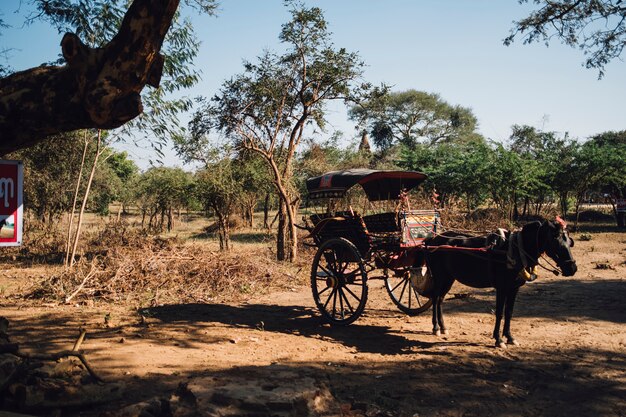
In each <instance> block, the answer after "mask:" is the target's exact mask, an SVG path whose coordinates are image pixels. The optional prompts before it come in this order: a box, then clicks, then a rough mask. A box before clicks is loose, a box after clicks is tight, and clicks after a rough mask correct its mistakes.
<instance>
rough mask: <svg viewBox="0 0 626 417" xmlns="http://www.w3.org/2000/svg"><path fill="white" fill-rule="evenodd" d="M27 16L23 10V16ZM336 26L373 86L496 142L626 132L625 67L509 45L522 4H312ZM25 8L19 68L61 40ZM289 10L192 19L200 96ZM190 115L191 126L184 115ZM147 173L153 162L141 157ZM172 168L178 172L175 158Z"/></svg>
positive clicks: (273, 44) (337, 115)
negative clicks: (523, 131)
mask: <svg viewBox="0 0 626 417" xmlns="http://www.w3.org/2000/svg"><path fill="white" fill-rule="evenodd" d="M20 4H21V10H19V12H17V13H16V10H18V9H20ZM306 4H307V5H310V6H319V7H321V8H322V9H323V10H324V12H325V16H326V19H327V21H328V22H329V26H330V30H331V31H332V32H333V34H334V36H333V39H334V43H335V45H336V46H338V47H345V48H346V49H348V50H350V51H357V52H359V54H360V56H361V57H362V59H363V60H364V61H365V62H366V64H367V65H368V67H367V69H366V72H365V79H366V80H367V81H370V82H372V83H374V84H378V83H381V82H385V83H387V84H390V85H393V86H394V89H396V90H406V89H411V88H412V89H417V90H423V91H427V92H434V93H438V94H440V95H441V97H442V98H443V99H444V100H446V101H448V102H449V103H451V104H459V105H462V106H465V107H469V108H471V109H472V110H473V112H474V114H475V115H476V117H477V118H478V121H479V131H480V132H481V133H482V134H483V135H484V136H485V137H487V138H490V139H494V140H505V139H506V138H507V137H508V136H509V134H510V128H511V125H513V124H528V125H531V126H535V127H537V128H541V129H544V130H550V131H557V132H561V133H564V132H569V134H570V136H572V137H575V138H579V139H586V138H587V137H589V136H590V135H593V134H595V133H599V132H603V131H606V130H623V129H626V107H625V106H624V104H623V102H624V100H625V97H626V63H625V62H623V61H621V60H617V61H615V62H613V63H611V64H610V65H608V66H607V68H606V75H605V77H604V78H603V79H602V80H598V79H597V78H598V73H597V71H595V70H587V69H585V68H584V67H583V66H582V62H583V60H584V56H583V54H582V52H581V51H579V50H577V49H573V48H570V47H567V46H564V45H561V44H559V43H558V41H556V42H553V43H551V44H550V46H549V47H546V46H545V45H543V44H541V43H539V44H533V45H522V44H521V42H520V41H519V40H517V41H516V43H515V44H514V45H513V46H510V47H506V46H504V45H503V44H502V40H503V39H504V38H505V37H506V36H507V35H508V33H509V30H510V28H511V26H512V21H513V20H517V19H520V18H521V17H523V16H525V15H526V13H527V11H528V10H529V6H528V5H519V4H518V2H517V1H516V0H498V1H494V0H473V1H467V0H385V1H380V0H378V1H376V0H308V1H307V2H306ZM28 7H29V6H28V4H26V2H25V1H24V0H22V1H20V0H1V1H0V14H1V17H2V18H3V19H4V20H5V22H6V23H9V24H11V25H12V28H9V29H5V30H4V32H3V36H2V37H0V50H1V49H4V48H6V47H10V48H14V49H13V50H12V51H11V52H10V64H11V65H12V67H13V69H15V70H21V69H26V68H30V67H33V66H36V65H39V64H40V63H42V62H45V61H50V60H52V59H55V58H56V56H57V55H58V54H59V52H60V47H59V42H60V39H61V36H60V35H59V34H57V33H56V32H55V31H54V30H52V29H51V28H50V27H49V26H47V25H45V24H37V25H34V26H29V27H22V22H23V16H24V13H25V12H27V11H28ZM288 19H289V14H288V12H287V10H286V9H285V7H284V6H283V2H282V1H281V0H221V1H220V6H219V10H218V13H217V17H198V16H193V21H194V23H195V26H196V30H197V32H198V35H199V38H200V39H201V41H202V46H201V51H200V56H199V57H198V60H197V62H196V66H197V68H198V69H200V70H201V72H202V77H203V81H202V82H201V83H200V84H199V85H198V86H196V87H195V88H194V89H193V91H190V92H188V94H189V95H191V96H198V95H204V96H212V95H213V94H215V93H216V92H217V90H218V88H219V86H220V84H221V83H222V82H223V81H224V80H225V79H227V78H229V77H230V76H232V75H234V74H236V73H238V72H240V71H241V70H242V60H243V59H248V60H253V59H254V58H255V57H256V56H257V55H259V54H260V53H261V51H262V50H263V49H277V48H279V45H278V33H279V31H280V26H281V24H282V23H284V22H286V21H287V20H288ZM185 119H186V118H185ZM330 122H331V127H330V131H329V134H330V133H332V131H333V130H341V131H343V132H344V133H345V135H346V137H348V138H351V137H353V136H354V135H355V133H356V132H355V131H354V126H353V123H351V122H350V121H348V120H347V117H346V112H345V110H344V109H343V108H342V107H341V106H334V107H333V108H332V109H331V114H330ZM127 148H128V149H129V150H131V151H132V154H133V155H134V157H135V158H136V159H137V160H138V161H137V162H138V164H139V165H140V166H141V167H143V168H145V167H146V166H147V164H148V160H149V159H150V158H154V155H151V154H150V151H149V150H145V149H131V148H130V147H127ZM165 162H166V163H167V164H169V165H180V162H179V161H178V160H177V158H176V157H175V155H174V154H173V153H171V152H168V153H167V157H166V159H165Z"/></svg>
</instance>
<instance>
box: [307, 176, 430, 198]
mask: <svg viewBox="0 0 626 417" xmlns="http://www.w3.org/2000/svg"><path fill="white" fill-rule="evenodd" d="M426 178H428V176H427V175H426V174H423V173H421V172H417V171H380V170H374V169H365V168H359V169H348V170H345V171H331V172H327V173H325V174H323V175H320V176H319V177H313V178H309V179H308V180H307V181H306V188H307V191H308V192H309V198H310V199H317V198H328V197H339V198H340V197H343V196H344V195H345V194H346V192H347V191H348V190H349V189H350V188H352V187H353V186H354V185H356V184H360V185H361V186H362V187H363V190H364V191H365V194H366V195H367V198H368V199H369V200H370V201H380V200H397V199H398V198H399V195H400V192H401V191H403V190H406V191H410V190H412V189H413V188H415V187H417V186H418V185H420V184H421V183H422V182H424V180H425V179H426Z"/></svg>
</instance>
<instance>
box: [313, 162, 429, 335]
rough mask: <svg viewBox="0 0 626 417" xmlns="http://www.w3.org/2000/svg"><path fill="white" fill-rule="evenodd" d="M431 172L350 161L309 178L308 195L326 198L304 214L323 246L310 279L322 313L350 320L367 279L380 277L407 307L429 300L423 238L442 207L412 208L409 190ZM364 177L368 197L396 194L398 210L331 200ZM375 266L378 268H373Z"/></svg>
mask: <svg viewBox="0 0 626 417" xmlns="http://www.w3.org/2000/svg"><path fill="white" fill-rule="evenodd" d="M426 178H427V176H426V175H425V174H422V173H420V172H414V171H376V170H371V169H352V170H347V171H335V172H329V173H327V174H324V175H322V176H319V177H314V178H310V179H308V180H307V183H306V185H307V190H308V199H309V201H313V202H319V201H323V200H324V199H329V200H326V202H327V203H326V205H322V206H321V207H319V208H320V211H321V213H314V214H312V215H311V216H310V217H309V218H308V219H306V218H305V222H306V225H307V229H308V231H309V235H308V237H310V238H312V239H313V242H314V245H315V246H316V247H317V248H318V249H317V253H316V254H315V257H314V258H313V266H312V271H311V286H312V290H313V297H314V299H315V303H316V305H317V307H318V309H319V311H320V312H321V314H322V316H323V317H324V319H326V320H327V321H328V322H330V323H332V324H340V325H346V324H350V323H352V322H353V321H355V320H356V319H357V318H358V317H359V316H360V315H361V314H362V312H363V309H364V307H365V303H366V302H367V281H368V280H369V279H383V280H384V282H385V288H386V289H387V292H388V293H389V296H390V297H391V300H392V301H393V302H394V304H395V305H396V306H397V307H398V308H399V309H400V310H402V311H403V312H405V313H407V314H409V315H416V314H419V313H421V312H423V311H425V310H427V309H428V308H429V307H430V306H431V301H430V299H428V298H427V297H425V296H424V295H423V290H424V289H425V287H426V286H427V285H428V273H427V270H426V268H425V266H424V262H423V260H424V259H423V254H422V244H423V241H424V239H426V238H428V237H431V236H433V235H434V233H436V232H437V230H438V228H439V227H440V220H439V212H438V211H437V210H434V209H431V210H411V209H410V207H409V205H408V197H407V193H408V192H410V191H411V190H412V189H414V188H415V187H417V186H418V185H420V184H421V183H422V182H423V181H424V180H425V179H426ZM357 184H358V185H360V186H361V187H362V190H363V191H364V193H365V196H366V198H367V200H368V201H369V203H374V202H381V201H393V202H395V203H396V204H395V207H394V210H393V211H384V212H376V213H372V214H367V215H362V214H361V213H359V212H358V211H356V210H355V209H353V208H352V207H351V206H350V205H349V204H348V205H347V207H331V206H332V204H329V203H328V201H332V200H335V201H336V200H337V199H345V197H346V194H347V193H348V192H349V191H350V190H351V189H352V187H354V186H356V185H357ZM376 271H378V272H379V273H378V274H376Z"/></svg>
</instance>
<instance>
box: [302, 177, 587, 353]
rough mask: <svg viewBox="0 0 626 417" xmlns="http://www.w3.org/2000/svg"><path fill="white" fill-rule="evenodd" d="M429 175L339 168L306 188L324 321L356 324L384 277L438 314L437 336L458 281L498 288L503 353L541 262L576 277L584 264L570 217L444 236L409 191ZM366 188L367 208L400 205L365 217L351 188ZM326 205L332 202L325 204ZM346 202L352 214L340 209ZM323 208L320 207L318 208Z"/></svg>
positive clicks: (408, 308)
mask: <svg viewBox="0 0 626 417" xmlns="http://www.w3.org/2000/svg"><path fill="white" fill-rule="evenodd" d="M426 178H427V176H426V175H425V174H423V173H420V172H415V171H376V170H370V169H352V170H346V171H334V172H329V173H327V174H324V175H322V176H319V177H314V178H309V179H308V180H307V182H306V186H307V190H308V199H309V201H313V202H316V201H317V202H318V203H317V207H318V209H319V211H320V212H319V213H313V214H312V215H310V216H309V218H308V219H306V218H305V226H304V227H305V228H306V229H307V230H308V232H309V235H308V237H309V238H312V239H313V242H314V246H315V247H317V252H316V254H315V256H314V258H313V265H312V268H311V287H312V290H313V298H314V300H315V304H316V305H317V308H318V309H319V311H320V312H321V314H322V317H323V318H324V319H325V320H327V321H328V322H330V323H331V324H339V325H347V324H350V323H352V322H354V321H355V320H356V319H357V318H359V316H360V315H361V314H362V313H363V309H364V308H365V304H366V302H367V292H368V287H367V281H368V280H370V279H383V280H384V281H385V288H386V289H387V292H388V294H389V296H390V297H391V300H392V301H393V302H394V304H395V305H396V306H397V307H398V308H399V309H400V310H402V311H403V312H405V313H407V314H409V315H416V314H419V313H422V312H424V311H426V310H428V308H429V307H430V306H431V305H433V304H434V305H435V307H434V308H433V332H434V333H435V334H439V332H440V331H442V332H444V333H445V331H446V328H445V325H444V323H443V316H442V313H441V303H442V301H443V298H444V297H445V295H446V293H447V292H448V291H449V290H450V288H451V286H452V283H453V282H454V280H459V281H460V282H461V283H463V284H465V285H469V286H472V287H482V288H484V287H494V288H496V326H495V329H494V338H495V339H496V344H497V345H499V346H501V345H503V344H504V342H503V341H502V339H501V336H500V320H501V318H502V316H503V313H504V318H505V324H504V336H505V337H506V338H507V341H508V342H509V343H514V339H513V337H512V336H511V334H510V327H509V326H510V321H511V316H512V312H513V305H514V301H515V297H516V295H517V291H518V289H519V287H521V286H522V285H524V283H525V282H526V281H529V280H532V279H534V278H533V277H534V270H535V267H536V266H537V265H538V264H539V258H540V257H542V256H543V254H546V255H547V256H548V257H549V258H551V259H552V260H553V261H554V262H555V263H556V266H553V267H552V272H554V273H555V274H557V275H558V274H559V273H563V274H564V275H565V276H571V275H573V274H574V273H575V272H576V262H575V261H574V259H573V257H572V254H571V252H570V247H571V246H573V241H572V240H571V239H570V237H569V235H568V233H567V230H566V225H565V222H564V221H563V220H561V219H560V218H558V217H557V218H556V220H544V221H542V222H539V221H535V222H531V223H528V224H526V225H524V226H523V227H522V228H521V229H519V230H517V231H514V232H506V234H503V235H502V236H501V238H500V237H499V236H497V235H496V236H494V234H488V235H484V236H474V237H471V236H468V235H463V234H459V233H457V232H454V231H448V232H447V233H445V232H444V233H442V231H441V223H440V216H439V212H438V211H437V210H436V209H430V210H411V208H410V205H409V199H408V193H409V192H410V191H411V190H412V189H414V188H416V187H417V186H419V185H420V184H421V183H422V182H423V181H424V180H425V179H426ZM357 184H359V185H360V186H361V187H362V191H363V192H364V193H365V198H366V200H367V201H368V204H370V205H371V203H375V202H393V210H387V211H380V210H378V211H376V212H374V213H372V214H365V215H362V214H361V213H359V212H358V211H356V210H354V209H353V207H352V205H351V204H350V196H349V192H350V190H353V189H355V188H357V187H355V185H357ZM323 199H326V202H325V204H320V203H319V201H321V200H323ZM337 200H339V201H343V202H344V203H347V204H344V207H339V206H338V205H337V204H335V203H336V202H337ZM314 205H315V204H314Z"/></svg>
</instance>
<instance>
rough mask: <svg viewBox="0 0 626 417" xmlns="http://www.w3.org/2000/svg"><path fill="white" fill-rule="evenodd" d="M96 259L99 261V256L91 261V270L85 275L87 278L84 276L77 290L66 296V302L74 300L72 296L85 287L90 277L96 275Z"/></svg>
mask: <svg viewBox="0 0 626 417" xmlns="http://www.w3.org/2000/svg"><path fill="white" fill-rule="evenodd" d="M96 261H97V258H96V259H94V260H93V261H92V262H91V270H90V271H89V273H88V274H87V275H85V278H83V282H81V283H80V285H79V286H78V288H76V290H75V291H74V292H73V293H72V294H70V295H69V296H68V297H66V298H65V304H68V303H69V302H70V301H71V300H72V298H74V297H76V294H78V293H79V292H80V291H81V290H82V289H83V287H84V286H85V284H86V283H87V281H89V278H91V277H93V276H94V275H95V270H96Z"/></svg>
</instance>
